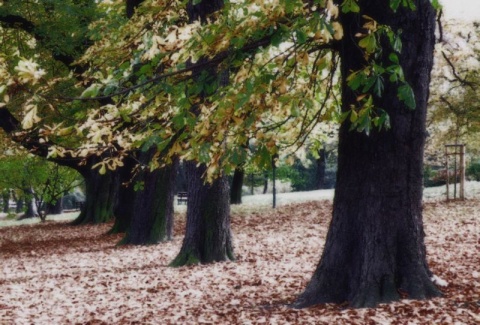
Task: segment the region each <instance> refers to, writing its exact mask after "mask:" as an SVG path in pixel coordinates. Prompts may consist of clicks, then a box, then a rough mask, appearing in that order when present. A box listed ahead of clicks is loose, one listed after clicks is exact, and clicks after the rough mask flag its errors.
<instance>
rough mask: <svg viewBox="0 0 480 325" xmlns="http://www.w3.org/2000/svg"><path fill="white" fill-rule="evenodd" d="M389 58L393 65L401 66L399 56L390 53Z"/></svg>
mask: <svg viewBox="0 0 480 325" xmlns="http://www.w3.org/2000/svg"><path fill="white" fill-rule="evenodd" d="M388 58H389V59H390V61H392V62H393V63H396V64H399V63H400V61H399V60H398V55H396V54H395V53H390V55H389V56H388Z"/></svg>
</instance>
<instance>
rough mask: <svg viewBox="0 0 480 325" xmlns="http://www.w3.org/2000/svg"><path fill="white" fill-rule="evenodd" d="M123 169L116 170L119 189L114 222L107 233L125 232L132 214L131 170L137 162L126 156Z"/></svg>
mask: <svg viewBox="0 0 480 325" xmlns="http://www.w3.org/2000/svg"><path fill="white" fill-rule="evenodd" d="M123 164H124V165H123V167H121V168H120V169H119V170H118V177H119V188H118V197H117V202H116V204H115V208H114V215H115V222H114V224H113V227H112V229H111V230H110V232H109V233H111V234H119V233H125V232H127V229H128V227H129V226H130V223H131V220H132V216H133V213H134V202H135V189H134V179H133V177H134V175H133V169H134V168H135V166H136V165H137V160H136V159H134V157H132V156H128V157H126V158H125V159H124V160H123Z"/></svg>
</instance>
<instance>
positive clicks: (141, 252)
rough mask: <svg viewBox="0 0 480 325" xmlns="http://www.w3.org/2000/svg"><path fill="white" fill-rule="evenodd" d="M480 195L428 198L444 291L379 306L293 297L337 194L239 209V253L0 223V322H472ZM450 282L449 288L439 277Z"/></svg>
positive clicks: (99, 230)
mask: <svg viewBox="0 0 480 325" xmlns="http://www.w3.org/2000/svg"><path fill="white" fill-rule="evenodd" d="M478 204H480V202H479V201H478V200H468V201H466V202H451V203H443V202H430V203H427V204H425V210H424V216H425V227H426V232H427V237H426V241H427V246H428V255H429V261H430V267H431V269H432V271H433V273H434V274H435V276H436V277H437V279H436V283H437V284H438V285H440V287H441V290H442V291H443V293H444V296H443V297H442V298H435V299H432V300H429V301H412V300H407V299H403V300H401V301H399V302H394V303H391V304H388V305H379V306H378V307H377V308H365V309H358V310H354V309H349V308H346V307H345V306H343V305H333V304H327V305H321V306H317V307H313V308H308V309H303V310H296V309H292V308H289V307H288V304H290V303H292V302H293V301H294V300H295V298H296V297H297V296H298V294H299V293H300V292H301V291H302V290H303V289H304V288H305V285H306V283H307V281H308V280H309V278H310V276H311V274H312V272H313V270H314V268H315V263H316V262H317V260H318V252H320V251H321V250H322V247H323V245H324V242H325V236H326V232H327V227H328V224H329V221H330V218H331V203H330V202H329V201H321V202H311V203H303V204H295V205H289V206H284V207H282V208H281V209H278V210H267V209H262V210H258V209H256V210H255V211H250V212H241V213H240V212H237V213H234V214H233V216H232V227H233V231H234V233H235V234H236V236H235V246H236V252H237V261H236V262H231V263H216V264H211V265H200V266H195V267H183V268H170V267H167V265H168V263H169V262H170V261H171V260H172V258H173V257H174V256H175V254H176V253H177V252H178V249H179V246H180V245H181V237H182V236H181V234H182V231H183V227H184V218H183V217H182V216H180V217H179V218H178V219H180V220H181V221H180V222H178V223H177V224H176V227H175V240H174V241H173V242H168V243H163V244H161V245H154V246H140V247H138V246H127V247H117V246H116V243H117V242H118V240H119V236H118V235H105V233H106V231H108V229H109V225H98V226H91V225H86V226H79V227H70V226H68V225H67V224H64V223H54V222H48V223H46V224H40V225H34V226H20V227H4V228H1V229H0V252H1V253H0V257H1V260H2V264H1V268H0V279H1V280H0V297H1V298H0V323H2V324H13V323H16V324H24V323H35V324H54V323H55V324H67V323H68V324H126V323H129V324H130V323H134V324H137V323H138V324H144V323H155V324H193V323H196V324H245V323H253V324H260V323H268V324H287V323H290V324H449V323H454V322H457V323H458V324H476V323H478V322H480V317H479V315H480V273H479V269H478V265H479V259H478V253H479V250H480V241H479V237H478V227H479V225H478V222H479V221H478V220H480V219H479V217H480V216H479V212H478V209H477V206H478ZM442 285H443V286H442Z"/></svg>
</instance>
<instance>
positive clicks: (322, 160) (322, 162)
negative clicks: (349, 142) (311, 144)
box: [315, 148, 327, 190]
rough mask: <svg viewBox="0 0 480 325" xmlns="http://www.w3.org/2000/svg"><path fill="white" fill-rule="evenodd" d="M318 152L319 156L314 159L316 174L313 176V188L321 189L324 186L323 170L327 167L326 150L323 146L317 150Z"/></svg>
mask: <svg viewBox="0 0 480 325" xmlns="http://www.w3.org/2000/svg"><path fill="white" fill-rule="evenodd" d="M318 154H319V155H320V157H319V158H318V159H317V160H316V162H317V173H316V174H317V175H316V177H315V180H316V184H315V189H316V190H321V189H323V188H325V170H326V168H327V152H326V150H325V149H324V148H323V149H320V150H319V151H318Z"/></svg>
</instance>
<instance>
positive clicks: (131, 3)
mask: <svg viewBox="0 0 480 325" xmlns="http://www.w3.org/2000/svg"><path fill="white" fill-rule="evenodd" d="M143 1H144V0H127V3H126V10H127V18H132V16H133V14H134V13H135V9H137V7H138V6H139V5H140V4H141V3H142V2H143Z"/></svg>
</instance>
